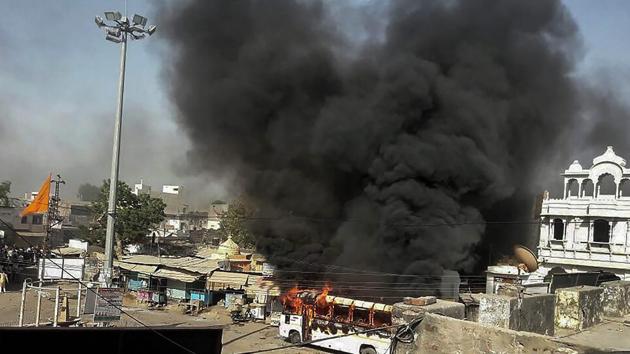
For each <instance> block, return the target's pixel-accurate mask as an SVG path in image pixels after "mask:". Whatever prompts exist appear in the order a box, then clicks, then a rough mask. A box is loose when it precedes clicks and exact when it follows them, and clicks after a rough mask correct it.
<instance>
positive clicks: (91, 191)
mask: <svg viewBox="0 0 630 354" xmlns="http://www.w3.org/2000/svg"><path fill="white" fill-rule="evenodd" d="M100 192H101V190H100V188H98V187H97V186H95V185H93V184H90V183H83V184H82V185H80V186H79V192H78V193H77V198H79V200H81V201H84V202H95V201H96V200H97V199H98V196H99V194H100Z"/></svg>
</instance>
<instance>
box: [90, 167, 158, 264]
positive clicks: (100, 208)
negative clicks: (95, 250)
mask: <svg viewBox="0 0 630 354" xmlns="http://www.w3.org/2000/svg"><path fill="white" fill-rule="evenodd" d="M108 197H109V180H106V181H103V186H102V187H101V189H100V192H99V195H98V198H97V199H96V200H95V201H94V202H93V203H92V204H91V206H90V208H91V209H92V212H93V213H94V215H95V216H96V217H97V222H96V227H95V228H94V229H93V230H92V231H91V233H92V234H93V235H92V236H85V238H92V239H93V240H96V241H98V243H99V244H104V241H105V230H106V228H107V205H108V203H107V201H108ZM164 208H166V204H165V203H164V202H163V201H162V199H159V198H152V197H150V196H149V195H147V194H141V195H135V194H133V193H132V192H131V188H130V187H129V185H127V184H126V183H125V182H121V181H119V182H118V192H117V207H116V227H115V228H114V230H115V233H116V248H117V250H116V252H117V253H118V254H119V255H120V254H122V250H123V248H124V246H125V245H128V244H131V243H144V242H146V241H148V240H150V239H148V240H147V237H146V235H147V234H148V233H149V232H150V230H151V229H154V228H155V227H157V226H158V225H159V224H160V223H161V222H162V221H163V220H164V217H165V215H164ZM84 231H85V230H84ZM88 234H89V233H88Z"/></svg>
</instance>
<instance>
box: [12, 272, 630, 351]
mask: <svg viewBox="0 0 630 354" xmlns="http://www.w3.org/2000/svg"><path fill="white" fill-rule="evenodd" d="M61 287H62V292H61V293H62V294H66V295H67V296H68V297H69V308H70V314H72V315H74V314H76V285H67V284H66V285H61ZM18 288H19V285H16V284H12V286H10V287H9V291H8V292H7V293H2V294H0V326H16V325H17V324H18V315H19V310H20V302H21V288H20V289H18ZM36 307H37V293H36V291H33V290H31V291H29V292H28V293H27V297H26V306H25V312H24V323H25V324H33V323H34V322H35V313H36ZM123 309H124V311H125V312H126V313H127V314H128V315H125V314H123V316H122V318H121V320H120V321H119V322H118V323H116V324H115V325H116V326H129V327H137V326H141V324H140V323H138V322H137V321H136V320H139V321H141V322H142V323H144V324H146V325H153V326H166V325H170V326H178V327H180V326H224V327H223V329H224V331H223V344H224V347H223V353H229V354H231V353H244V352H249V351H254V350H260V349H271V348H277V347H282V346H286V345H289V343H287V342H285V341H284V340H282V339H281V338H279V337H278V328H277V327H271V326H269V325H267V324H265V323H245V324H242V325H234V324H232V322H231V320H230V318H229V315H228V313H227V311H226V310H225V309H224V308H223V307H221V306H213V307H212V308H210V309H208V310H207V311H206V312H203V313H201V314H199V315H198V316H190V315H186V314H183V313H182V310H181V308H178V307H177V306H168V307H167V308H162V309H159V310H151V309H148V308H147V307H146V306H145V305H143V304H137V303H136V302H135V301H129V300H128V299H126V300H125V301H124V307H123ZM53 311H54V292H51V293H49V294H48V295H45V296H43V297H42V306H41V316H40V318H41V321H42V322H45V321H52V318H53ZM90 317H91V316H88V315H86V316H83V321H84V322H86V323H88V322H91V318H90ZM132 317H133V318H132ZM624 320H625V321H629V322H630V316H627V317H626V318H624V319H621V318H620V319H610V318H608V319H605V320H604V322H603V323H601V324H599V325H596V326H594V327H591V328H589V329H587V330H585V331H582V332H579V333H575V332H568V331H562V330H561V331H558V333H557V334H556V337H557V338H558V339H561V340H562V341H564V342H569V343H575V344H591V345H592V343H599V345H598V347H600V348H601V349H602V350H605V351H617V352H630V324H628V322H625V323H624ZM321 352H322V351H321V350H319V349H317V348H315V347H307V348H287V349H283V350H274V351H271V352H270V353H298V354H303V353H321ZM328 353H330V352H328Z"/></svg>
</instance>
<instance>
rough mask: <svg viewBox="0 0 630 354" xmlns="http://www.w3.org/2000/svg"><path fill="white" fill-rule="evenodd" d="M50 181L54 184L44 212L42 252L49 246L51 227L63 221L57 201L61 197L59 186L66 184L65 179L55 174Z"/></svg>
mask: <svg viewBox="0 0 630 354" xmlns="http://www.w3.org/2000/svg"><path fill="white" fill-rule="evenodd" d="M50 183H52V184H54V185H55V188H54V191H53V196H52V197H51V198H50V201H49V202H48V212H47V213H46V236H45V239H44V253H45V252H46V251H47V250H48V248H49V246H50V245H49V243H50V240H51V238H52V233H53V229H54V228H55V227H56V226H58V225H61V223H62V222H63V217H61V215H60V214H59V202H60V201H61V198H60V196H59V195H60V193H61V190H60V188H59V186H60V185H61V184H66V181H64V180H62V179H61V176H60V175H57V177H56V178H55V179H53V180H51V181H50Z"/></svg>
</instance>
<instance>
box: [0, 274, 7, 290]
mask: <svg viewBox="0 0 630 354" xmlns="http://www.w3.org/2000/svg"><path fill="white" fill-rule="evenodd" d="M7 284H9V278H8V277H7V273H5V272H4V271H2V272H0V292H3V293H6V292H7Z"/></svg>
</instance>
